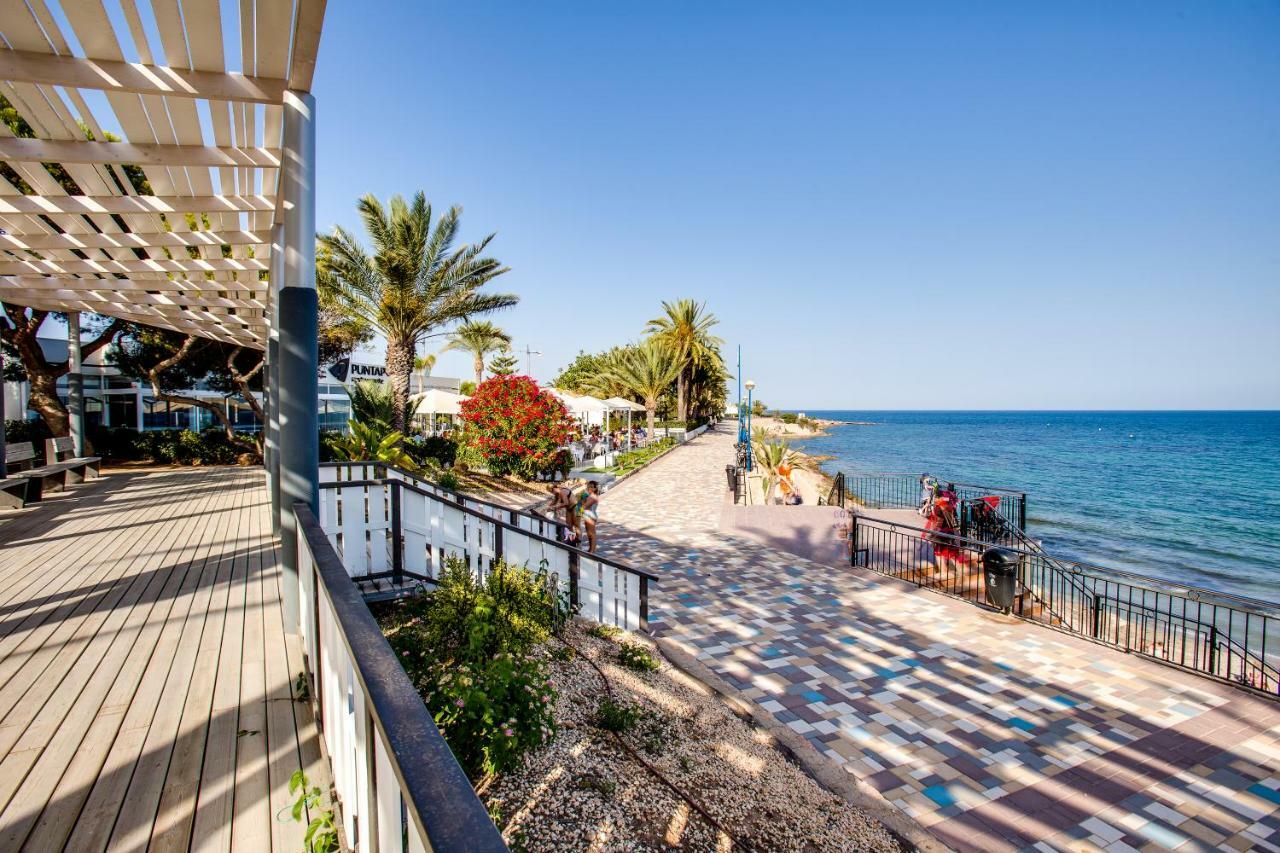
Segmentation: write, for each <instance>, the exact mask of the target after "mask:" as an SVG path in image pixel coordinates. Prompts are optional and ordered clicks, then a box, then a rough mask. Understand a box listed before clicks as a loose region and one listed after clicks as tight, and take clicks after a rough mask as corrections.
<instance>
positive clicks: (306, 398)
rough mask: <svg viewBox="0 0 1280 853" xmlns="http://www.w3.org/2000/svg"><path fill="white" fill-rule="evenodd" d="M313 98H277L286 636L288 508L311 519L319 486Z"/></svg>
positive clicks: (291, 595) (292, 551) (293, 553)
mask: <svg viewBox="0 0 1280 853" xmlns="http://www.w3.org/2000/svg"><path fill="white" fill-rule="evenodd" d="M315 149H316V125H315V98H313V97H312V96H311V95H310V94H309V93H306V92H294V91H287V92H285V95H284V147H283V151H282V156H281V161H282V162H281V169H280V196H281V200H282V202H283V208H284V222H283V225H284V229H283V237H284V246H283V248H284V252H283V254H284V277H283V279H282V280H281V282H280V285H281V286H280V291H279V294H280V299H279V302H278V305H277V309H276V311H275V312H273V314H272V318H271V319H272V325H273V326H275V328H276V329H277V330H278V331H279V333H280V344H279V347H280V350H279V353H280V367H279V376H280V381H279V383H278V386H277V387H278V390H279V397H278V405H277V407H276V410H277V412H278V417H279V429H280V433H279V451H280V452H279V457H280V477H279V480H280V551H281V556H282V557H283V561H282V562H283V566H282V568H283V570H284V572H283V580H282V583H281V591H282V593H283V595H282V605H283V608H282V609H283V611H284V612H283V616H284V624H285V626H286V630H288V631H295V632H296V631H297V630H298V539H297V523H296V519H295V518H294V515H293V505H294V503H295V502H299V501H300V502H303V503H306V504H309V505H310V506H311V509H312V510H313V511H315V510H316V509H317V504H318V502H319V501H318V494H319V489H318V482H319V467H318V466H319V437H320V435H319V430H320V427H319V420H318V415H317V411H316V409H317V403H318V401H317V394H316V390H317V389H316V362H317V360H318V352H317V349H318V343H317V327H318V321H317V316H318V307H317V302H316V208H315V203H316V202H315V178H316V160H315Z"/></svg>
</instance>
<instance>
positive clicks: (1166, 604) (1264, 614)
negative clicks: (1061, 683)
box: [850, 514, 1280, 697]
mask: <svg viewBox="0 0 1280 853" xmlns="http://www.w3.org/2000/svg"><path fill="white" fill-rule="evenodd" d="M1018 534H1021V531H1020V530H1019V531H1018ZM1008 540H1009V541H1006V542H1003V543H1000V544H1001V545H1002V547H1006V548H1008V549H1009V550H1010V551H1012V552H1013V553H1014V554H1015V555H1016V557H1017V559H1018V576H1017V582H1016V588H1015V598H1014V603H1013V609H1012V612H1013V613H1014V614H1016V615H1018V616H1020V617H1022V618H1024V619H1028V620H1031V621H1035V622H1039V623H1041V624H1043V625H1047V626H1049V627H1052V628H1055V629H1057V630H1060V631H1065V632H1067V633H1070V634H1075V635H1078V636H1082V637H1086V638H1088V639H1091V640H1094V641H1096V642H1099V643H1103V644H1105V645H1108V646H1112V647H1114V648H1118V649H1121V650H1123V651H1127V652H1134V653H1136V654H1141V655H1144V656H1146V657H1149V658H1152V659H1155V660H1158V661H1162V662H1164V663H1167V664H1171V665H1173V666H1177V667H1181V668H1183V669H1187V670H1190V671H1192V672H1196V673H1198V674H1200V675H1204V676H1207V677H1210V678H1214V679H1217V680H1219V681H1225V682H1229V683H1231V684H1235V685H1240V686H1244V687H1247V688H1250V689H1252V690H1256V691H1258V692H1261V693H1264V694H1267V695H1270V696H1273V697H1274V696H1277V695H1280V605H1275V604H1271V603H1268V602H1263V601H1257V600H1254V599H1248V598H1243V597H1240V596H1234V595H1231V594H1228V593H1222V592H1217V591H1214V590H1209V589H1202V588H1197V587H1188V586H1181V585H1177V584H1171V583H1166V582H1163V581H1160V580H1157V579H1154V578H1147V577H1142V576H1140V575H1135V574H1131V573H1128V572H1122V571H1118V570H1112V569H1106V568H1102V567H1099V566H1091V565H1088V564H1085V563H1079V562H1075V561H1071V560H1064V559H1060V558H1056V557H1053V556H1050V555H1049V554H1047V553H1045V551H1044V549H1043V548H1041V547H1040V546H1039V545H1038V544H1037V543H1034V542H1033V541H1032V540H1030V539H1027V538H1026V537H1025V536H1024V535H1023V536H1021V538H1020V539H1019V538H1018V537H1016V536H1012V535H1011V536H1009V537H1008ZM935 545H938V546H951V547H952V548H954V549H955V551H956V552H958V557H957V559H956V560H954V561H947V562H942V568H939V563H940V561H938V560H936V559H935V550H934V548H935ZM991 545H992V543H991V542H986V541H981V540H979V539H975V538H969V537H965V536H950V535H946V534H941V533H938V532H936V531H927V530H923V529H921V528H917V527H911V526H908V525H901V524H895V523H891V522H885V521H878V520H874V519H868V518H865V517H859V516H857V515H856V514H855V516H854V518H853V521H852V524H851V526H850V554H851V562H852V563H853V565H855V566H860V567H863V568H868V569H871V570H873V571H876V572H879V573H881V574H885V575H889V576H892V577H897V578H901V579H903V580H906V581H908V582H910V583H913V584H916V585H917V586H921V587H926V588H929V589H934V590H937V591H939V592H942V593H945V594H947V595H952V596H955V597H958V598H962V599H965V600H967V601H970V602H972V603H975V604H979V605H984V606H985V605H989V602H988V600H987V597H986V587H985V583H984V580H983V577H982V571H981V565H982V554H983V552H984V551H985V550H986V549H987V548H989V547H991Z"/></svg>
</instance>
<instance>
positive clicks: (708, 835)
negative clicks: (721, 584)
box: [484, 624, 900, 851]
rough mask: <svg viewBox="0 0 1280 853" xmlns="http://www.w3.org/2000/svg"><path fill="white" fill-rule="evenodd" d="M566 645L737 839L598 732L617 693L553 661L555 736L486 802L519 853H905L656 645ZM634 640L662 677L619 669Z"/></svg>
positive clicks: (646, 746)
mask: <svg viewBox="0 0 1280 853" xmlns="http://www.w3.org/2000/svg"><path fill="white" fill-rule="evenodd" d="M566 639H567V641H568V642H569V644H571V645H572V646H574V647H576V648H577V649H578V650H579V651H580V652H581V653H583V654H586V655H589V656H590V657H591V658H592V660H594V661H595V662H596V663H597V665H599V666H600V668H601V669H602V670H603V671H604V672H605V674H606V676H607V677H608V679H609V682H610V686H611V688H612V690H613V694H614V697H615V699H616V700H617V702H618V703H619V704H623V705H633V706H635V707H636V708H637V709H638V710H639V711H640V718H639V720H638V721H637V722H636V723H635V725H634V727H633V728H632V729H631V730H630V731H629V732H628V733H626V734H624V735H623V737H624V738H625V739H626V740H627V742H628V744H630V745H631V747H632V748H633V749H635V750H636V752H638V753H640V754H641V755H642V756H643V757H644V759H645V760H646V761H647V762H649V763H650V764H651V765H653V766H654V767H655V768H656V769H658V770H659V771H660V772H661V773H662V774H663V775H665V776H666V777H667V778H668V779H670V780H671V781H672V782H673V783H675V785H676V786H678V787H679V788H681V789H682V790H683V791H685V792H686V793H688V794H689V795H691V796H692V797H693V798H695V799H696V800H697V801H698V803H699V805H701V806H702V808H704V809H706V810H707V811H708V813H710V814H711V815H712V816H713V817H714V818H715V819H716V822H717V823H719V824H720V825H721V826H723V827H724V828H725V829H726V830H727V831H728V832H729V834H730V836H732V839H731V838H730V837H728V836H726V835H725V834H724V833H721V832H718V831H717V830H716V829H715V828H714V827H712V826H711V825H710V824H708V823H707V821H706V820H705V819H704V818H702V817H701V816H700V815H699V814H698V813H697V811H696V810H694V809H691V808H690V807H689V805H688V803H686V802H685V801H684V800H683V799H682V798H681V797H679V796H678V795H676V794H675V793H674V792H672V791H671V790H670V789H669V788H667V787H666V786H665V785H663V784H662V783H661V782H660V781H659V780H658V779H656V778H654V777H653V776H652V775H651V774H650V773H649V772H648V771H647V770H646V769H645V768H644V767H643V766H642V765H641V764H640V763H639V762H637V761H636V760H635V759H634V758H632V757H631V756H630V755H628V754H627V752H626V751H625V750H623V749H622V748H620V747H619V746H618V744H617V743H616V742H615V741H614V740H613V736H612V735H611V734H610V733H609V732H607V731H604V730H602V729H600V728H598V727H597V726H596V725H595V717H596V713H597V709H598V708H599V706H600V704H601V702H602V700H604V699H605V698H606V697H607V695H608V694H607V693H606V690H605V687H604V685H603V683H602V682H601V679H600V676H599V675H598V674H597V672H596V671H595V669H594V668H592V666H591V665H590V664H589V663H587V662H586V661H584V660H582V659H581V658H580V657H578V656H577V655H575V656H574V657H572V658H571V659H569V660H557V659H556V658H555V657H551V662H550V666H551V672H552V677H553V678H554V679H555V684H556V688H557V689H558V690H559V693H560V695H559V699H558V701H557V704H556V719H557V721H558V724H559V733H558V734H557V736H556V738H555V740H554V741H553V742H552V743H551V744H550V745H548V746H546V747H544V748H542V749H540V750H538V751H537V752H536V753H533V754H532V755H530V756H529V757H528V759H527V760H526V761H525V763H524V765H523V766H522V767H521V768H520V769H519V770H517V771H514V772H510V773H507V774H506V775H505V776H503V777H502V778H500V779H498V780H496V781H495V782H494V783H493V784H492V785H491V786H490V787H489V788H488V790H487V791H486V792H485V794H484V800H485V802H486V804H487V805H488V807H489V809H490V813H492V814H494V815H495V816H496V819H497V821H498V825H499V826H500V827H502V829H503V836H504V838H505V839H506V841H507V843H508V844H509V845H510V846H511V848H512V849H513V850H529V851H543V850H546V851H564V850H592V851H597V850H598V851H606V850H608V851H614V850H618V851H622V850H729V849H733V848H734V847H735V845H734V843H733V841H737V842H738V843H737V845H736V846H737V847H739V848H740V849H752V850H758V851H766V850H767V851H774V850H797V851H819V850H886V851H887V850H899V849H900V847H899V845H898V843H897V842H896V841H895V840H894V838H893V837H892V836H891V835H890V834H889V833H888V832H887V831H886V830H885V828H884V827H883V826H882V825H881V824H879V823H878V822H877V821H875V820H874V819H873V818H871V817H869V816H867V815H866V814H864V813H863V812H861V811H860V810H858V809H856V808H854V807H852V806H850V805H848V804H847V803H845V802H844V801H843V800H842V799H840V798H839V797H837V796H835V795H834V794H832V793H830V792H828V791H826V790H825V789H823V788H821V787H820V786H819V785H818V784H817V783H816V782H814V781H813V780H812V779H810V778H809V777H808V776H807V775H805V773H804V772H803V771H802V770H800V769H799V768H798V767H796V766H795V765H794V764H792V763H790V762H789V761H788V760H787V759H786V758H785V757H784V756H783V754H782V753H781V752H779V751H777V750H776V749H774V748H773V747H772V746H770V745H769V741H770V737H769V736H768V735H767V734H766V733H764V732H763V731H761V730H759V729H756V728H755V727H753V726H752V725H750V724H749V723H747V722H745V721H744V720H742V719H740V718H739V717H737V716H736V715H734V713H733V712H732V711H731V710H730V709H729V708H728V707H727V706H726V705H725V703H724V702H723V701H722V700H721V699H720V697H719V696H717V695H716V694H714V693H712V692H711V691H710V690H708V689H707V688H706V687H705V686H703V685H702V684H700V683H699V682H697V681H695V680H694V679H692V678H690V677H689V676H688V675H686V674H684V673H683V672H681V671H680V670H678V669H675V668H674V667H672V666H671V665H670V664H669V663H667V662H666V660H665V659H663V658H662V657H661V655H659V654H658V652H657V650H656V649H655V648H654V646H653V644H652V643H651V642H650V641H649V640H648V639H647V638H644V637H641V636H638V635H630V634H623V635H620V636H618V637H616V638H614V639H612V640H610V639H601V638H597V637H594V636H590V635H588V634H587V633H586V632H585V631H584V629H583V626H582V625H580V624H575V625H573V626H572V627H571V628H570V629H569V631H568V632H567V635H566ZM623 643H633V644H639V645H643V646H644V647H645V648H646V649H647V650H648V651H649V652H650V654H652V655H653V656H654V657H655V658H656V659H657V660H658V661H659V664H660V666H659V668H658V670H657V671H654V672H636V671H633V670H630V669H626V668H624V667H622V666H621V665H619V664H618V663H617V656H618V650H619V649H620V648H621V645H622V644H623ZM558 645H559V643H558V641H554V640H553V641H551V642H549V643H548V644H547V645H546V646H545V647H544V649H542V651H543V652H544V653H546V654H548V656H551V653H552V652H553V651H554V649H555V648H556V647H557V646H558ZM561 657H563V655H561Z"/></svg>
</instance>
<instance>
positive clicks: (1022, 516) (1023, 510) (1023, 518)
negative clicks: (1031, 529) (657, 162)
mask: <svg viewBox="0 0 1280 853" xmlns="http://www.w3.org/2000/svg"><path fill="white" fill-rule="evenodd" d="M1018 529H1019V530H1026V529H1027V493H1026V492H1023V493H1022V495H1021V496H1020V497H1019V498H1018Z"/></svg>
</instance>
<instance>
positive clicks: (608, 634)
mask: <svg viewBox="0 0 1280 853" xmlns="http://www.w3.org/2000/svg"><path fill="white" fill-rule="evenodd" d="M621 633H622V629H621V628H619V627H618V626H616V625H592V626H591V627H590V628H588V629H587V636H590V637H595V638H596V639H597V640H612V639H613V638H614V637H616V636H618V635H619V634H621Z"/></svg>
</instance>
